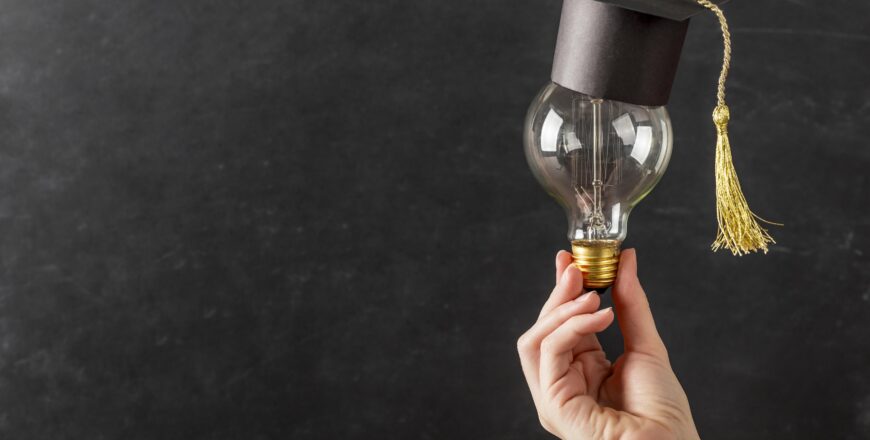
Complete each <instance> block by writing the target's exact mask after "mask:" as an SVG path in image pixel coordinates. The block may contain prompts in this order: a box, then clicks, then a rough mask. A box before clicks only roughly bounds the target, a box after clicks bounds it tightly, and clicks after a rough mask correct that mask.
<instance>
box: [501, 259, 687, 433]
mask: <svg viewBox="0 0 870 440" xmlns="http://www.w3.org/2000/svg"><path fill="white" fill-rule="evenodd" d="M611 292H612V295H613V303H614V307H613V309H611V308H606V309H602V310H599V306H600V304H601V301H600V299H599V297H598V295H597V294H596V293H595V292H585V291H584V290H583V276H582V274H581V273H580V271H579V270H578V269H577V268H576V267H575V266H574V265H573V264H571V254H570V253H568V252H566V251H560V252H559V253H558V254H557V255H556V287H555V288H554V289H553V292H552V293H551V294H550V297H549V299H547V302H546V303H545V304H544V307H543V309H542V310H541V313H540V315H539V316H538V320H537V322H535V324H534V325H533V326H532V327H531V328H530V329H529V330H528V331H527V332H525V333H524V334H523V335H522V336H521V337H520V338H519V341H518V342H517V348H518V351H519V354H520V361H521V363H522V367H523V373H524V374H525V376H526V381H527V382H528V384H529V389H530V390H531V393H532V399H533V400H534V402H535V407H536V408H537V410H538V417H539V419H540V421H541V425H542V426H543V427H544V429H546V430H547V431H549V432H550V433H552V434H553V435H555V436H557V437H559V438H562V439H570V440H574V439H577V440H580V439H583V440H587V439H590V440H591V439H596V440H597V439H606V440H610V439H625V440H635V439H637V440H641V439H642V440H656V439H698V438H699V437H698V432H697V430H696V429H695V422H694V421H693V420H692V413H691V411H690V409H689V400H688V399H687V398H686V393H685V391H683V387H682V386H680V382H679V381H678V380H677V376H676V375H675V374H674V372H673V370H672V369H671V364H670V361H669V360H668V352H667V350H666V349H665V345H664V343H663V342H662V339H661V337H659V333H658V331H657V330H656V326H655V322H654V321H653V317H652V313H651V312H650V308H649V303H648V301H647V298H646V294H645V293H644V291H643V289H642V288H641V286H640V281H638V278H637V257H636V254H635V252H634V250H633V249H628V250H625V251H623V252H622V253H621V255H620V263H619V272H618V275H617V279H616V281H615V283H614V285H613V288H612V289H611ZM614 312H615V316H614ZM617 317H618V323H619V328H620V330H621V332H622V335H623V338H624V346H625V352H624V354H623V355H622V356H620V357H619V358H617V359H616V361H615V362H614V363H612V364H611V362H610V361H608V360H607V357H606V356H605V354H604V351H603V350H602V348H601V344H600V343H599V342H598V337H597V336H596V333H598V332H601V331H603V330H604V329H606V328H607V327H609V326H610V325H611V324H612V323H613V321H614V319H615V318H617Z"/></svg>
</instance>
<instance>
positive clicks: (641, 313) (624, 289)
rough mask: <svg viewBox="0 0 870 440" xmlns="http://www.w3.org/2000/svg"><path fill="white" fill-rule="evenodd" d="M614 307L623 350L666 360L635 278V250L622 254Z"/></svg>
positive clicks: (661, 343)
mask: <svg viewBox="0 0 870 440" xmlns="http://www.w3.org/2000/svg"><path fill="white" fill-rule="evenodd" d="M613 305H614V308H615V309H616V314H617V315H618V316H619V328H620V330H621V331H622V336H623V338H624V339H625V351H626V352H628V351H636V352H642V353H646V354H650V355H653V356H657V357H663V358H665V359H666V358H667V351H666V350H665V344H664V343H663V342H662V339H661V337H660V336H659V333H658V331H657V330H656V325H655V321H653V316H652V311H650V308H649V302H648V301H647V298H646V294H645V293H644V291H643V288H641V286H640V281H639V280H638V279H637V255H636V253H635V251H634V249H627V250H625V251H622V253H621V254H620V256H619V271H618V272H617V274H616V282H615V283H614V285H613Z"/></svg>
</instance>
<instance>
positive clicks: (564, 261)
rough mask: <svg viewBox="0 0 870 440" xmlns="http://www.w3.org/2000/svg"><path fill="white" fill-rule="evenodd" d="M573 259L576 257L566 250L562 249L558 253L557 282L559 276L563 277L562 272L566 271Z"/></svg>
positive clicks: (557, 281)
mask: <svg viewBox="0 0 870 440" xmlns="http://www.w3.org/2000/svg"><path fill="white" fill-rule="evenodd" d="M573 261H574V257H573V256H572V255H571V253H570V252H568V251H566V250H561V251H559V252H558V253H557V254H556V284H558V283H559V278H562V272H565V269H567V268H568V265H569V264H571V263H572V262H573Z"/></svg>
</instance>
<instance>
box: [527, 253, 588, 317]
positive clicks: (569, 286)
mask: <svg viewBox="0 0 870 440" xmlns="http://www.w3.org/2000/svg"><path fill="white" fill-rule="evenodd" d="M566 253H567V252H566ZM582 292H583V274H582V273H581V272H580V269H577V266H574V265H573V264H569V265H568V266H567V267H566V268H565V269H564V270H563V271H562V276H560V277H559V281H558V284H556V288H555V289H553V292H552V293H551V294H550V298H549V299H547V302H546V303H544V307H543V308H541V314H540V315H538V318H540V317H542V316H544V315H546V314H547V313H550V311H552V310H553V309H555V308H556V307H558V306H559V305H561V304H564V303H566V302H568V301H570V300H572V299H574V298H577V297H578V296H580V293H582Z"/></svg>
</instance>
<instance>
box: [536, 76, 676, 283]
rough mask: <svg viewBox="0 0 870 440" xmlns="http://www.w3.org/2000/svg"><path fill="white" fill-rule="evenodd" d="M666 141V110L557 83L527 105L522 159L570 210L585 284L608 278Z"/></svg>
mask: <svg viewBox="0 0 870 440" xmlns="http://www.w3.org/2000/svg"><path fill="white" fill-rule="evenodd" d="M672 141H673V140H672V135H671V122H670V118H669V117H668V112H667V110H665V108H664V107H647V106H640V105H633V104H627V103H624V102H619V101H610V100H605V99H599V98H594V97H590V96H587V95H584V94H581V93H577V92H574V91H572V90H569V89H566V88H564V87H562V86H560V85H558V84H555V83H550V84H548V85H547V86H545V87H544V88H543V90H541V92H540V93H539V94H538V96H537V97H536V98H535V100H534V101H533V102H532V105H531V107H530V109H529V113H528V116H527V118H526V126H525V149H526V158H527V159H528V162H529V166H530V167H531V169H532V171H533V172H534V174H535V177H537V179H538V181H539V182H540V183H541V185H543V187H544V188H545V189H546V190H547V191H548V192H549V193H550V194H551V195H552V196H553V197H554V198H556V200H558V201H559V203H561V204H562V206H563V207H564V208H565V210H566V213H567V214H568V222H569V230H568V238H569V240H571V242H572V249H573V250H574V260H575V263H576V264H577V265H578V266H579V267H580V269H581V270H582V271H583V272H584V278H585V282H586V286H587V287H589V288H606V287H607V286H609V285H610V284H611V283H612V282H613V279H614V278H615V276H616V265H617V263H618V261H619V260H618V258H619V257H618V255H619V245H620V244H621V243H622V241H623V240H624V239H625V236H626V233H627V222H628V215H629V213H630V212H631V209H632V208H633V207H634V205H636V204H637V203H638V202H640V201H641V200H642V199H643V198H644V197H645V196H646V195H647V194H649V192H650V191H651V190H652V189H653V187H654V186H655V185H656V183H658V181H659V180H660V179H661V177H662V175H663V174H664V172H665V169H666V168H667V165H668V161H669V160H670V156H671V144H672Z"/></svg>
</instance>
